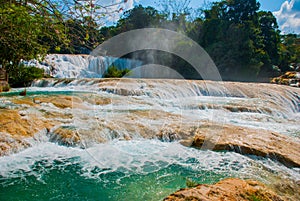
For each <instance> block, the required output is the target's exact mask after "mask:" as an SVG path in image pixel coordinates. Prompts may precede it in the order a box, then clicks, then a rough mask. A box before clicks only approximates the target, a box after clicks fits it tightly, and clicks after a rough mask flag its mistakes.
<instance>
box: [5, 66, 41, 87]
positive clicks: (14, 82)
mask: <svg viewBox="0 0 300 201" xmlns="http://www.w3.org/2000/svg"><path fill="white" fill-rule="evenodd" d="M8 76H9V80H8V82H9V84H10V85H11V86H12V87H27V86H29V85H30V84H31V82H32V81H33V80H35V79H41V78H43V77H44V70H43V69H40V68H37V67H34V66H25V65H24V64H20V65H18V66H17V67H10V68H8Z"/></svg>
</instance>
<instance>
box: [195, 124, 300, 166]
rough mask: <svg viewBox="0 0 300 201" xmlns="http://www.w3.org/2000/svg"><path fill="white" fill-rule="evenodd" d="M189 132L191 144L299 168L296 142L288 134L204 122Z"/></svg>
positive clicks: (299, 159) (299, 145) (298, 146)
mask: <svg viewBox="0 0 300 201" xmlns="http://www.w3.org/2000/svg"><path fill="white" fill-rule="evenodd" d="M193 132H194V134H195V136H194V138H193V142H192V144H191V146H193V147H197V148H202V149H212V150H216V151H218V150H219V151H220V150H228V151H235V152H237V153H241V154H249V155H256V156H263V157H270V158H272V159H275V160H278V161H279V162H281V163H283V164H284V165H286V166H288V167H300V152H299V150H300V143H299V142H297V141H296V140H295V139H291V138H289V137H288V136H284V135H281V134H278V133H275V132H271V131H267V130H258V129H251V128H245V127H238V126H234V125H206V126H202V127H199V128H197V129H196V130H194V131H193Z"/></svg>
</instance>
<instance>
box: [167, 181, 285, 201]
mask: <svg viewBox="0 0 300 201" xmlns="http://www.w3.org/2000/svg"><path fill="white" fill-rule="evenodd" d="M186 200H195V201H196V200H201V201H211V200H213V201H224V200H226V201H249V200H251V201H252V200H253V201H256V200H261V201H284V200H286V199H284V198H282V197H280V196H279V195H277V194H276V193H274V192H273V191H272V190H270V189H269V188H267V187H266V186H265V185H263V184H261V183H259V182H257V181H252V180H240V179H225V180H223V181H220V182H218V183H216V184H214V185H206V184H201V185H198V186H196V187H195V188H190V189H181V190H179V191H177V192H175V193H173V194H171V195H170V196H168V197H167V198H165V199H164V201H186Z"/></svg>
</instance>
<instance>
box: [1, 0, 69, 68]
mask: <svg viewBox="0 0 300 201" xmlns="http://www.w3.org/2000/svg"><path fill="white" fill-rule="evenodd" d="M50 10H51V11H50ZM0 16H1V19H0V47H1V50H3V51H1V52H0V60H1V65H2V67H4V68H6V67H7V66H8V65H10V66H11V68H10V70H11V69H12V68H17V67H18V65H19V63H20V61H21V60H30V59H34V58H41V57H43V55H45V54H46V53H47V51H48V48H49V43H51V41H53V40H54V38H55V39H59V40H60V41H63V40H64V39H65V34H64V26H63V24H62V23H61V18H60V17H61V16H60V14H59V12H58V11H57V10H56V9H55V8H53V7H51V8H50V5H48V4H47V2H45V1H38V0H36V1H35V0H32V1H2V3H1V4H0ZM45 38H47V40H45Z"/></svg>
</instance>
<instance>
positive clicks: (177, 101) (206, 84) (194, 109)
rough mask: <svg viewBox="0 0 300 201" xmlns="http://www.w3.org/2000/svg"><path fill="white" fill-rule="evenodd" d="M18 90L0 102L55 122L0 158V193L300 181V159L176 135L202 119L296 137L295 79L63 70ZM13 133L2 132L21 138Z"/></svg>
mask: <svg viewBox="0 0 300 201" xmlns="http://www.w3.org/2000/svg"><path fill="white" fill-rule="evenodd" d="M20 90H22V89H13V90H12V91H11V92H8V93H3V94H2V95H1V96H0V108H1V110H7V111H16V114H19V115H20V118H21V120H24V124H26V125H27V124H29V125H32V126H37V123H36V121H37V120H39V121H41V122H51V123H52V124H51V127H50V128H49V129H41V130H40V131H39V132H37V133H34V134H32V136H31V137H27V138H18V139H19V140H22V141H24V142H26V144H27V145H29V146H26V147H22V146H20V147H19V148H16V150H17V151H15V150H14V151H11V152H9V154H8V155H6V156H2V157H0V200H20V199H22V200H70V199H72V200H161V199H163V198H164V197H166V196H167V195H169V194H170V193H172V192H174V191H175V190H178V189H180V188H184V187H186V182H187V180H188V179H192V180H193V181H195V182H197V183H214V182H217V181H219V180H221V179H224V178H228V177H238V178H243V179H247V178H251V179H256V180H259V181H262V182H264V183H266V184H272V183H280V182H283V181H285V180H287V181H299V180H300V169H299V167H287V166H285V165H283V164H281V163H280V162H278V161H277V160H274V159H270V158H268V157H259V156H255V155H242V154H240V153H234V152H228V151H219V152H216V151H212V150H201V149H194V148H190V147H185V146H182V145H181V144H180V143H179V142H180V141H181V140H184V139H189V138H190V137H191V133H189V132H187V131H188V130H190V129H192V130H193V129H196V128H202V127H205V126H207V125H208V124H209V123H214V124H217V125H226V126H230V125H232V126H236V127H237V128H239V129H256V130H257V131H258V133H259V131H260V130H264V131H268V132H269V131H270V132H277V133H280V134H282V135H284V136H286V137H288V139H292V141H293V142H294V143H300V138H299V134H300V127H299V120H300V115H299V113H300V89H298V88H292V87H287V86H278V85H271V84H257V83H232V82H213V81H189V80H155V79H88V78H86V79H71V78H68V79H43V80H37V81H35V82H34V83H32V86H31V87H29V88H27V93H28V95H27V97H19V96H17V95H16V94H18V92H19V91H20ZM21 120H20V122H21ZM237 132H238V131H237ZM1 133H5V131H3V130H2V131H1ZM5 134H9V132H8V131H7V133H5ZM3 136H4V135H3ZM11 136H12V137H11V138H7V139H4V140H3V141H4V142H17V141H18V139H17V137H18V136H17V137H16V136H14V135H13V134H12V135H11ZM3 141H2V142H3ZM278 143H279V144H280V143H281V142H278ZM286 148H291V149H292V147H286ZM11 198H12V199H11Z"/></svg>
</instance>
